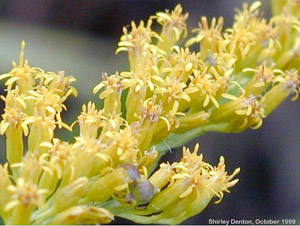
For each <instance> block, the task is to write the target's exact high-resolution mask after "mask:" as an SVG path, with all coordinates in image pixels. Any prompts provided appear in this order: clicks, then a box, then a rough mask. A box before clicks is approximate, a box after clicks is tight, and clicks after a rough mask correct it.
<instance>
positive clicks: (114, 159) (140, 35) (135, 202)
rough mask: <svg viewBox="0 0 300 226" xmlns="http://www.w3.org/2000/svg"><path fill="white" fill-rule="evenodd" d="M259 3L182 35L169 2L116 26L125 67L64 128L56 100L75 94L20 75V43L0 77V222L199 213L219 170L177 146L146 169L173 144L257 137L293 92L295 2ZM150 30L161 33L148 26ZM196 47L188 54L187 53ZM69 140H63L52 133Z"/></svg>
mask: <svg viewBox="0 0 300 226" xmlns="http://www.w3.org/2000/svg"><path fill="white" fill-rule="evenodd" d="M260 4H261V3H260V2H255V3H253V4H252V5H251V6H248V5H246V4H245V5H244V7H243V8H242V9H241V10H239V11H237V14H236V15H235V21H234V24H233V26H232V27H231V28H229V29H224V28H223V23H224V21H223V18H218V19H217V18H213V19H212V20H211V21H209V20H208V19H207V18H206V17H201V19H200V23H199V28H197V29H195V30H193V36H192V37H191V38H187V35H188V29H187V25H186V20H187V18H188V14H187V13H184V12H183V9H182V7H181V6H180V5H177V6H176V7H175V8H174V9H173V10H172V11H166V12H159V13H157V14H156V15H155V16H152V17H150V18H149V20H148V21H147V22H143V21H141V22H140V23H139V24H135V23H134V22H132V24H131V27H130V28H124V29H123V33H124V34H123V35H122V37H121V39H120V42H119V43H118V48H117V50H116V52H117V53H119V52H122V51H125V52H127V54H128V57H129V64H130V68H129V70H128V71H122V72H116V73H115V74H113V75H107V74H106V73H104V74H103V76H102V77H103V80H102V81H101V82H100V83H99V84H98V85H96V86H95V88H94V90H93V93H95V94H96V93H97V94H99V98H100V99H101V100H103V103H104V105H103V108H102V109H97V107H96V104H95V103H92V102H89V103H87V104H86V105H83V107H82V113H81V114H80V115H79V116H78V118H77V120H76V121H75V122H74V123H73V124H72V125H71V126H69V125H67V124H66V123H64V122H63V119H62V117H61V114H62V111H64V110H67V108H66V106H65V104H64V103H65V101H66V99H67V98H68V97H69V96H71V95H73V96H77V91H76V89H75V88H74V87H72V86H71V84H72V83H73V82H74V81H75V78H73V77H72V76H66V75H65V73H64V72H63V71H59V72H58V73H54V72H45V71H43V70H42V69H41V68H37V67H31V66H30V65H29V63H28V61H27V60H25V58H24V48H25V42H22V43H21V53H20V58H19V63H18V64H17V63H15V62H13V68H12V70H11V71H10V72H8V73H7V74H4V75H1V76H0V79H1V80H4V79H5V80H6V81H5V86H6V96H5V97H4V96H2V97H1V99H2V100H3V101H4V102H5V109H4V114H3V115H2V121H1V123H0V133H1V134H4V135H5V136H6V158H7V163H5V164H4V165H2V166H0V215H1V216H2V218H3V220H4V222H5V223H6V224H56V225H60V224H105V223H109V222H111V221H112V220H113V219H114V216H118V217H123V218H127V219H130V220H132V221H134V222H137V223H145V224H149V223H159V224H178V223H181V222H182V221H184V220H186V219H187V218H189V217H191V216H194V215H196V214H198V213H200V212H201V211H202V210H203V209H204V208H205V207H206V206H207V205H208V204H209V203H210V201H211V200H212V199H213V198H214V197H217V198H218V199H217V201H216V203H219V202H220V201H221V200H222V198H223V196H224V192H229V188H231V187H232V186H234V185H235V184H236V183H237V182H238V179H233V178H234V177H235V175H236V174H238V173H239V171H240V169H239V168H238V169H236V170H234V172H233V173H232V174H228V173H227V172H226V170H225V160H224V157H220V160H219V163H218V165H217V166H215V167H213V166H211V165H210V164H208V163H206V162H204V160H203V155H202V154H198V151H199V145H198V144H197V145H196V146H195V148H194V150H189V149H188V148H185V147H184V148H183V157H182V159H181V160H180V161H178V162H174V163H168V162H167V163H162V164H160V166H159V167H158V169H156V171H155V167H156V163H157V162H158V160H159V158H160V157H161V155H162V154H163V151H164V149H166V146H167V147H169V146H170V147H175V146H179V145H181V144H183V143H184V142H186V141H187V140H189V139H191V138H193V137H195V136H197V135H200V134H202V133H204V132H207V131H219V132H233V133H237V132H242V131H244V130H246V129H247V128H250V127H251V128H253V129H258V128H259V127H261V126H262V124H263V120H264V118H265V117H266V116H268V115H269V114H270V113H271V112H272V111H273V110H274V109H275V108H276V107H277V106H278V105H279V104H280V103H282V102H283V101H284V100H285V99H286V98H288V97H289V96H290V95H293V97H292V100H296V99H297V98H298V96H299V92H300V78H299V70H300V52H299V51H300V48H299V47H300V34H299V33H300V22H299V21H300V4H299V2H295V1H288V0H274V1H273V12H274V16H273V17H272V18H271V19H270V20H266V19H264V18H262V17H261V13H260V11H259V7H260ZM152 23H157V24H158V25H160V26H161V31H160V32H156V31H154V30H152V28H151V26H152ZM192 45H193V49H194V47H196V48H197V49H198V51H194V50H193V49H192V48H191V46H192ZM74 126H79V129H80V133H79V135H78V136H77V137H75V138H74V140H75V141H74V142H73V143H68V142H65V141H62V140H60V139H57V138H55V129H56V128H57V127H58V128H65V129H68V130H72V128H73V127H74Z"/></svg>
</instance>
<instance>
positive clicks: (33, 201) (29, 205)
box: [4, 178, 47, 224]
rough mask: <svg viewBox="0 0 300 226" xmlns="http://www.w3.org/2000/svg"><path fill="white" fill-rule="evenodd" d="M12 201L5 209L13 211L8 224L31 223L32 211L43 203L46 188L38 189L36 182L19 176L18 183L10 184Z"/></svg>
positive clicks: (9, 189) (8, 188)
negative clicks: (33, 182)
mask: <svg viewBox="0 0 300 226" xmlns="http://www.w3.org/2000/svg"><path fill="white" fill-rule="evenodd" d="M7 190H8V191H9V192H11V196H10V201H9V202H8V203H7V204H6V205H5V209H4V210H5V211H6V212H11V214H10V217H9V218H8V219H7V221H6V222H5V223H6V224H29V220H30V216H31V213H32V212H33V210H34V208H35V207H40V206H41V205H42V204H43V195H44V194H45V193H47V191H46V190H42V189H38V187H37V186H36V185H35V184H31V183H30V182H27V181H25V180H24V179H23V178H18V180H17V182H16V185H10V186H8V187H7Z"/></svg>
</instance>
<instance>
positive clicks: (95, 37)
mask: <svg viewBox="0 0 300 226" xmlns="http://www.w3.org/2000/svg"><path fill="white" fill-rule="evenodd" d="M179 2H180V1H176V0H143V1H141V0H126V1H121V0H86V1H67V0H43V1H33V0H23V1H17V0H10V1H0V31H1V33H0V73H1V74H2V73H5V72H7V71H9V70H10V69H11V61H12V60H18V54H19V48H20V42H21V41H22V40H25V41H26V43H27V46H26V51H25V55H26V58H27V59H29V63H30V65H31V66H39V67H41V68H43V69H44V70H45V71H58V70H64V71H66V74H67V75H73V76H74V77H76V78H77V82H76V84H75V86H76V87H77V89H78V90H79V97H78V98H77V99H76V101H75V99H74V98H72V97H71V98H70V99H69V101H68V103H67V106H68V109H69V110H68V113H67V114H64V120H65V121H66V122H67V123H71V122H73V121H74V120H75V119H76V116H77V115H78V114H79V112H80V110H81V105H82V104H83V103H87V102H88V100H93V101H95V102H97V103H98V105H99V106H100V105H101V103H100V101H99V100H98V98H97V96H93V95H92V92H91V91H92V88H93V87H94V86H95V85H96V84H97V83H98V82H99V81H100V79H101V73H102V72H108V73H114V72H115V71H116V70H118V71H121V70H126V69H127V56H126V54H124V53H121V54H119V55H115V54H114V51H115V49H116V47H117V42H118V40H119V37H120V35H121V34H122V27H123V26H126V25H129V24H130V22H131V20H134V21H136V22H138V21H139V20H146V19H147V18H148V17H149V16H150V15H153V14H155V12H157V11H163V10H165V9H172V8H173V7H174V6H175V5H176V4H177V3H179ZM243 2H244V1H242V0H231V1H224V0H214V1H212V0H201V1H196V0H194V1H181V2H180V3H181V4H182V5H183V7H184V10H185V12H189V14H190V17H189V19H188V27H189V28H195V27H197V24H198V21H199V18H200V16H203V15H206V16H208V17H209V18H211V17H212V16H215V17H218V16H223V17H224V18H225V21H226V23H225V25H226V26H230V25H231V23H232V19H233V14H234V9H235V8H241V6H242V3H243ZM248 2H252V1H248ZM262 2H263V11H264V12H265V16H266V17H269V16H270V10H269V7H270V6H269V0H263V1H262ZM0 90H1V95H3V94H4V87H3V82H1V88H0ZM0 109H1V111H2V110H3V103H2V102H1V105H0ZM299 113H300V101H297V102H291V101H289V100H288V101H286V102H285V103H284V104H282V105H281V106H280V107H279V108H278V109H277V110H276V111H275V112H274V113H273V114H272V115H270V116H269V117H268V118H267V119H266V120H265V123H264V126H263V127H262V128H261V129H260V130H258V131H253V130H248V131H246V132H244V133H242V134H220V133H209V134H206V135H204V136H201V137H200V138H197V139H195V140H193V141H191V142H190V143H189V144H187V145H188V146H190V147H191V146H193V144H194V143H196V142H200V143H201V152H202V153H204V157H205V159H206V161H208V162H210V163H211V164H213V165H215V164H216V163H217V162H218V158H219V156H220V155H224V156H225V159H227V166H228V170H229V172H232V171H233V169H234V168H236V167H241V169H242V171H241V173H240V174H239V175H238V177H239V178H240V182H239V183H238V184H237V185H236V186H235V187H234V188H233V189H231V190H232V193H231V194H229V195H225V198H224V200H223V201H222V202H221V204H218V205H214V204H211V205H209V206H208V208H207V209H205V210H204V211H203V212H202V213H201V214H200V215H198V216H196V217H193V218H191V219H189V220H187V221H185V222H184V224H208V222H209V219H252V220H254V219H257V218H258V219H290V218H292V219H297V223H298V224H299V223H300V221H299V219H300V154H299V153H300V114H299ZM1 114H2V112H1ZM74 133H76V131H75V132H74ZM65 134H66V133H65V132H64V131H57V136H59V137H63V139H65V140H70V141H71V140H72V135H70V134H68V135H65ZM0 150H1V151H0V161H1V162H4V161H5V160H4V152H5V140H4V138H3V137H1V140H0ZM180 156H181V153H180V150H173V153H172V154H168V155H166V156H165V157H164V158H163V160H165V161H166V160H168V161H174V160H178V159H179V158H180ZM0 183H1V182H0ZM114 223H115V224H131V222H129V221H126V220H122V219H116V221H115V222H114Z"/></svg>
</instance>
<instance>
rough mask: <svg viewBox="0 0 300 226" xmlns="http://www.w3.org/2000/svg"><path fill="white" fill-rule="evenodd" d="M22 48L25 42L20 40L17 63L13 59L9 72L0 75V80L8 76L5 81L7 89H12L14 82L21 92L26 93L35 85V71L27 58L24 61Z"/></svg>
mask: <svg viewBox="0 0 300 226" xmlns="http://www.w3.org/2000/svg"><path fill="white" fill-rule="evenodd" d="M24 48H25V42H24V41H22V42H21V52H20V56H19V65H17V64H16V63H15V62H14V61H13V63H12V65H13V69H12V70H11V71H10V72H9V73H7V74H3V75H1V76H0V80H2V79H5V78H9V79H8V80H7V81H6V83H5V85H6V86H7V87H8V89H9V90H10V89H12V87H13V85H14V83H16V84H17V86H18V87H19V89H20V92H21V93H26V91H28V90H31V89H32V88H33V86H34V85H35V81H34V76H35V73H37V70H36V68H31V67H30V66H29V65H28V61H27V60H25V62H24Z"/></svg>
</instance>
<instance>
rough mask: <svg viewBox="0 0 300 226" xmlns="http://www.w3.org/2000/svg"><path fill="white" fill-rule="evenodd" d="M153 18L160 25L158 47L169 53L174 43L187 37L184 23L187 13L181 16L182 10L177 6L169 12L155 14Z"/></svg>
mask: <svg viewBox="0 0 300 226" xmlns="http://www.w3.org/2000/svg"><path fill="white" fill-rule="evenodd" d="M153 18H155V19H156V20H157V22H158V23H159V24H160V25H162V32H161V34H160V36H161V39H160V40H159V42H158V47H159V48H161V49H163V50H164V51H166V52H167V53H169V52H170V50H171V48H172V47H173V46H175V45H176V42H178V41H179V40H180V39H181V38H185V37H186V35H187V27H186V24H185V21H186V19H187V18H188V13H185V14H183V9H182V7H181V5H180V4H178V5H176V6H175V8H174V10H172V11H171V12H169V11H166V12H164V13H163V12H159V13H156V15H155V16H153Z"/></svg>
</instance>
